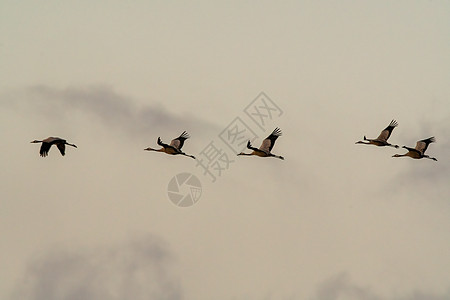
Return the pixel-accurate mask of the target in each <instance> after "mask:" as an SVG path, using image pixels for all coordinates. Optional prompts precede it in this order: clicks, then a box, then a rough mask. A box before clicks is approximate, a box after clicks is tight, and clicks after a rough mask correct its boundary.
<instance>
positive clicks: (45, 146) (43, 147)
mask: <svg viewBox="0 0 450 300" xmlns="http://www.w3.org/2000/svg"><path fill="white" fill-rule="evenodd" d="M51 146H52V144H50V143H47V142H44V141H43V142H42V144H41V149H39V154H40V155H41V156H42V157H46V156H47V155H48V151H50V147H51Z"/></svg>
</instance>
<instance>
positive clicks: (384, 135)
mask: <svg viewBox="0 0 450 300" xmlns="http://www.w3.org/2000/svg"><path fill="white" fill-rule="evenodd" d="M397 126H398V123H397V121H395V120H392V121H391V123H390V124H389V126H388V127H386V128H385V129H383V131H381V133H380V135H379V136H378V137H377V138H376V139H368V138H366V136H364V141H367V142H363V141H358V142H356V143H355V144H365V145H375V146H390V147H395V148H398V145H392V144H389V143H388V141H387V140H388V138H389V137H390V136H391V133H392V130H394V128H395V127H397Z"/></svg>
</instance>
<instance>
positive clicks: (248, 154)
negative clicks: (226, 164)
mask: <svg viewBox="0 0 450 300" xmlns="http://www.w3.org/2000/svg"><path fill="white" fill-rule="evenodd" d="M238 155H245V156H252V155H254V154H253V152H252V153H244V152H241V153H239V154H238Z"/></svg>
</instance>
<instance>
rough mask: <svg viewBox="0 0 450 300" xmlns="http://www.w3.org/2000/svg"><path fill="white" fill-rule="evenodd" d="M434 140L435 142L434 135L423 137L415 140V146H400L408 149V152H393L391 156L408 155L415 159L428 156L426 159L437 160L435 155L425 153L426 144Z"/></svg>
mask: <svg viewBox="0 0 450 300" xmlns="http://www.w3.org/2000/svg"><path fill="white" fill-rule="evenodd" d="M434 142H436V139H435V138H434V136H432V137H430V138H427V139H424V140H420V141H417V143H416V148H409V147H406V146H403V147H402V148H405V149H406V150H408V152H406V153H405V154H394V155H393V156H392V157H403V156H409V157H411V158H415V159H421V158H428V159H432V160H434V161H437V159H436V158H435V157H430V156H428V155H426V154H425V151H426V150H427V148H428V145H429V144H431V143H434Z"/></svg>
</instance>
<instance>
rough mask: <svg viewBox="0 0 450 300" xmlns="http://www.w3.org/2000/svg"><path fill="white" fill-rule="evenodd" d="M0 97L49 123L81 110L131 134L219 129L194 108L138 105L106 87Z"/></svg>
mask: <svg viewBox="0 0 450 300" xmlns="http://www.w3.org/2000/svg"><path fill="white" fill-rule="evenodd" d="M0 98H1V99H2V100H1V101H0V106H3V107H7V108H9V109H13V110H15V111H17V112H19V113H27V114H30V115H34V116H38V117H44V118H45V119H46V120H48V122H55V123H61V122H64V123H65V124H66V123H68V122H70V121H71V120H72V119H73V115H74V114H76V113H80V112H81V113H83V114H84V115H87V116H90V117H91V120H92V122H99V121H100V122H101V123H102V124H103V125H104V126H107V127H108V128H111V130H114V131H115V132H117V131H118V132H119V133H125V134H126V135H129V136H130V137H136V136H138V137H142V136H145V137H148V135H149V133H154V135H155V136H157V135H158V134H161V133H162V132H166V131H167V132H171V133H173V132H177V133H178V131H180V133H181V131H183V130H187V131H190V133H191V135H199V134H205V133H206V134H208V133H210V132H213V133H214V134H216V133H217V132H219V129H220V128H219V127H215V126H216V125H214V124H211V123H209V122H207V121H205V120H203V119H201V118H198V117H196V116H195V111H193V113H192V114H189V115H187V114H183V112H176V111H175V110H174V109H173V110H171V111H170V112H169V111H168V110H166V109H165V108H164V106H162V105H161V104H160V103H159V102H152V103H151V104H149V105H143V106H142V105H138V104H137V103H136V101H134V100H133V99H132V98H130V97H127V96H124V95H120V94H118V93H116V92H115V91H114V90H113V89H112V88H110V87H107V86H94V87H86V88H78V87H77V88H75V87H70V88H66V89H56V88H52V87H49V86H44V85H40V86H34V87H30V88H26V89H24V90H16V91H8V92H4V93H3V94H2V95H0Z"/></svg>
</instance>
